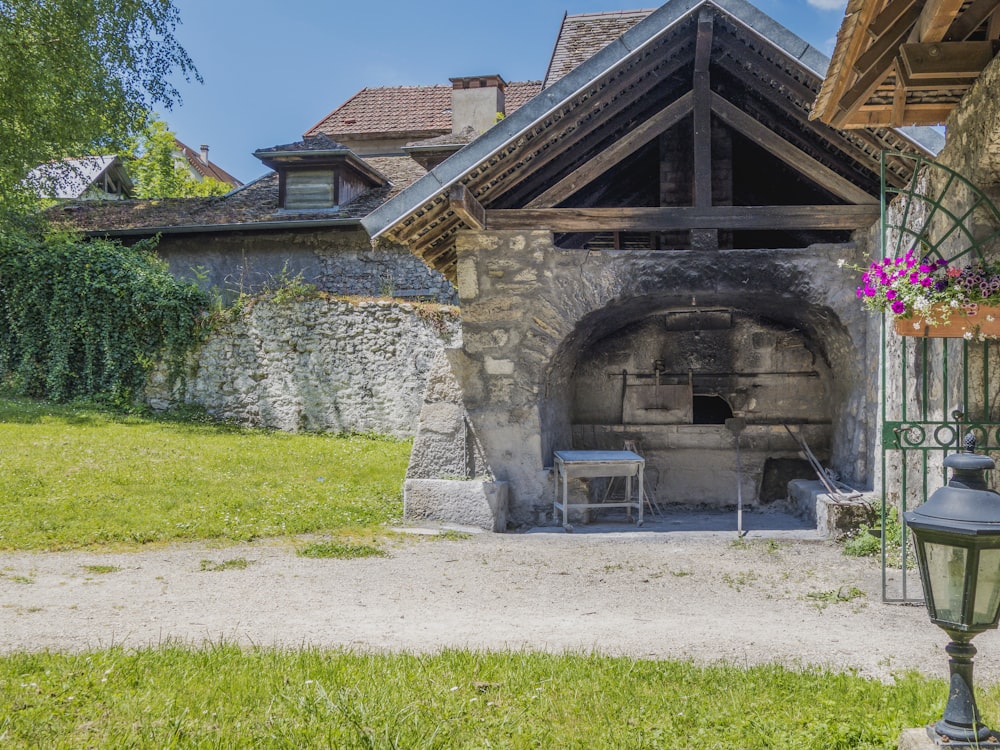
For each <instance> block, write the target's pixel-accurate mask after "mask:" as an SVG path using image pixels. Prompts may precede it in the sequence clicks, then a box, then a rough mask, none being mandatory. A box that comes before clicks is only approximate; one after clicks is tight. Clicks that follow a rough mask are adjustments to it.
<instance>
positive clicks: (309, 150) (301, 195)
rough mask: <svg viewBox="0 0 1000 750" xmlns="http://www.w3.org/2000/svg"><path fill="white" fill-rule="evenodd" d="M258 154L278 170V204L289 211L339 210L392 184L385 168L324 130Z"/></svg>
mask: <svg viewBox="0 0 1000 750" xmlns="http://www.w3.org/2000/svg"><path fill="white" fill-rule="evenodd" d="M254 156H256V157H257V158H258V159H260V160H261V161H262V162H264V164H266V165H267V166H268V167H270V168H271V169H273V170H274V171H275V172H277V173H278V207H279V208H282V209H285V210H286V211H322V210H335V209H338V208H340V207H341V206H345V205H347V204H348V203H350V202H351V201H353V200H354V199H355V198H357V197H359V196H361V195H363V194H365V193H367V192H368V191H369V190H372V189H373V188H378V187H384V186H386V185H388V184H389V181H388V180H387V179H386V178H385V176H384V175H382V173H381V172H379V171H378V170H377V169H374V168H372V167H371V166H369V165H368V164H367V163H365V162H364V161H362V160H361V159H360V158H358V156H357V155H356V154H355V153H354V152H353V151H351V150H350V149H349V148H347V147H346V146H344V145H342V144H340V143H337V142H336V141H334V140H332V139H331V138H329V137H328V136H326V135H323V134H322V133H320V134H317V135H312V136H308V137H307V138H305V139H304V140H301V141H298V142H297V143H289V144H286V145H284V146H274V147H273V148H269V149H262V150H260V151H255V152H254Z"/></svg>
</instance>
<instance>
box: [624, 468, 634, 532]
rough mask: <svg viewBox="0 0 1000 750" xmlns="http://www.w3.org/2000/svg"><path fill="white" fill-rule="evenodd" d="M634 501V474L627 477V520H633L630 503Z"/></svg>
mask: <svg viewBox="0 0 1000 750" xmlns="http://www.w3.org/2000/svg"><path fill="white" fill-rule="evenodd" d="M631 502H632V475H631V474H630V475H629V476H627V477H625V503H626V505H625V519H626V520H627V521H631V520H632V506H631V505H628V503H631Z"/></svg>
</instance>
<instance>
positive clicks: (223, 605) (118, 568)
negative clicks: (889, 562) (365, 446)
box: [0, 524, 1000, 682]
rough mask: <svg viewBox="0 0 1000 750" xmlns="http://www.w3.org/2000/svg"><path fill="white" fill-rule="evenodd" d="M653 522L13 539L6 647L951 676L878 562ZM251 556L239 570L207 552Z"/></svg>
mask: <svg viewBox="0 0 1000 750" xmlns="http://www.w3.org/2000/svg"><path fill="white" fill-rule="evenodd" d="M652 526H653V527H654V528H649V529H643V530H642V531H632V530H629V527H626V526H623V525H613V524H609V525H607V526H601V527H593V528H589V529H587V532H588V533H575V534H565V533H563V532H562V530H561V529H546V530H540V531H539V532H536V533H527V534H501V535H495V534H476V535H472V536H470V537H468V538H459V539H455V538H440V537H432V536H418V535H406V536H404V537H402V538H401V539H399V540H398V541H393V542H390V543H389V547H388V549H389V551H390V556H389V557H387V558H368V559H357V560H334V559H320V560H315V559H307V558H302V557H299V556H297V555H296V554H295V550H294V546H293V545H292V544H291V543H289V542H282V543H277V542H271V543H260V544H252V545H243V546H237V547H224V548H219V547H211V546H204V545H183V546H172V547H166V548H160V549H154V550H145V551H140V552H127V553H108V554H95V553H86V552H73V553H38V554H28V553H25V554H20V553H19V554H2V555H0V605H2V606H0V648H2V649H4V650H7V651H10V650H24V649H53V650H76V649H87V648H93V647H105V646H110V645H113V644H114V645H125V646H131V647H139V646H146V645H149V644H156V643H160V642H163V641H165V640H182V641H185V642H190V643H195V644H198V643H203V642H206V641H210V642H219V641H222V640H225V641H232V642H238V643H243V644H259V645H268V646H270V645H281V646H292V647H296V646H301V645H314V646H320V647H350V648H358V649H392V650H410V651H434V650H437V649H441V648H446V647H467V648H474V649H494V650H496V649H544V650H550V651H563V650H572V651H590V650H599V651H602V652H606V653H611V654H629V655H634V656H639V657H650V658H691V659H695V660H699V661H707V660H716V659H722V660H725V661H728V662H732V663H736V664H751V663H758V662H762V661H779V662H782V663H785V664H789V665H804V664H815V665H821V666H829V667H834V668H838V669H854V670H857V671H859V672H860V673H862V674H864V675H868V676H873V677H877V678H880V679H887V678H890V677H891V676H892V674H893V673H897V672H900V671H905V670H910V669H916V670H919V671H921V672H924V673H927V674H930V675H935V676H944V675H945V674H946V671H947V660H946V656H945V654H944V651H943V647H944V645H945V643H946V639H945V637H944V634H943V632H942V631H940V630H938V628H936V627H934V626H933V625H931V624H930V622H929V621H928V619H927V615H926V612H925V610H924V609H923V608H922V607H914V606H900V605H888V604H883V603H882V602H881V589H880V575H881V574H880V568H879V566H878V564H877V562H876V561H873V560H857V559H850V558H846V557H844V556H843V555H842V554H841V552H840V549H839V548H838V547H837V546H836V545H834V544H832V543H830V542H826V541H821V540H817V539H815V535H814V534H812V535H810V534H808V533H801V532H795V531H761V532H751V533H750V534H749V535H748V536H747V537H746V539H744V540H742V541H741V542H736V534H735V533H734V532H732V531H706V530H693V531H684V530H673V529H672V528H671V527H670V526H669V524H666V525H665V524H660V527H659V528H655V526H656V524H652ZM241 558H242V559H244V560H246V561H248V563H249V564H248V565H247V566H246V568H245V569H242V570H240V569H225V570H219V571H212V570H202V567H203V564H202V561H205V560H207V561H210V562H211V563H214V564H218V563H223V562H225V561H227V560H238V559H241ZM92 566H108V568H109V569H112V568H113V570H110V572H101V571H103V570H105V569H104V568H99V567H92ZM916 586H917V587H916V589H914V590H915V591H917V592H919V590H920V589H919V584H916ZM976 645H977V647H978V648H979V649H980V656H979V658H977V660H976V669H977V679H981V680H983V681H989V682H996V681H997V680H1000V637H998V634H997V632H996V631H993V632H989V633H985V634H983V635H981V636H979V637H978V638H977V639H976Z"/></svg>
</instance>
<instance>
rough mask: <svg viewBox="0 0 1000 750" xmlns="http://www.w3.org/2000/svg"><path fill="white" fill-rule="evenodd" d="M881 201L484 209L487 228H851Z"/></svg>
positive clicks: (866, 220) (869, 218) (873, 215)
mask: <svg viewBox="0 0 1000 750" xmlns="http://www.w3.org/2000/svg"><path fill="white" fill-rule="evenodd" d="M879 211H880V208H879V205H878V204H877V203H875V204H872V205H863V206H856V205H849V206H825V205H820V206H708V207H705V208H701V207H697V206H679V207H672V208H539V209H523V208H509V209H499V210H498V209H492V210H491V209H487V211H486V226H487V228H488V229H489V230H496V231H502V230H529V229H531V230H538V229H544V230H548V231H550V232H607V231H612V232H614V231H620V232H667V231H685V230H690V229H777V230H793V229H818V230H855V229H859V228H862V227H867V226H870V225H871V224H872V223H873V222H875V221H876V220H878V217H879Z"/></svg>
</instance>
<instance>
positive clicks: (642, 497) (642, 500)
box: [637, 464, 646, 526]
mask: <svg viewBox="0 0 1000 750" xmlns="http://www.w3.org/2000/svg"><path fill="white" fill-rule="evenodd" d="M644 469H645V467H644V466H643V465H642V464H639V471H638V472H637V473H638V474H639V523H638V525H639V526H642V511H643V508H644V506H645V505H646V495H645V494H644V490H643V487H642V474H643V470H644Z"/></svg>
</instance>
